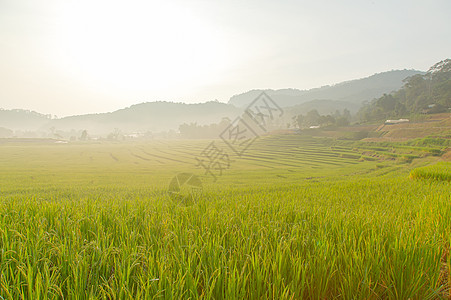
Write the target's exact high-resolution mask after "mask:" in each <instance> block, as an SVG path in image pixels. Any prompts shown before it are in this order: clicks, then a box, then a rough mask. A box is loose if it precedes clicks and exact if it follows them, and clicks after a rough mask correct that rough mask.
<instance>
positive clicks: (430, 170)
mask: <svg viewBox="0 0 451 300" xmlns="http://www.w3.org/2000/svg"><path fill="white" fill-rule="evenodd" d="M410 178H413V179H433V180H443V181H451V162H440V163H437V164H435V165H432V166H427V167H422V168H417V169H414V170H412V172H410Z"/></svg>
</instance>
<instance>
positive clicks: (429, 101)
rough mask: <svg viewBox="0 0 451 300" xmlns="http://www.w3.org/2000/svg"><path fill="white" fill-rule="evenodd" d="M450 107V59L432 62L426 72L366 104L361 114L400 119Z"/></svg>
mask: <svg viewBox="0 0 451 300" xmlns="http://www.w3.org/2000/svg"><path fill="white" fill-rule="evenodd" d="M449 108H451V59H445V60H443V61H440V62H438V63H436V64H435V65H433V66H432V67H431V68H430V69H429V70H428V72H427V73H426V74H416V75H413V76H411V77H409V78H407V79H406V80H405V81H404V86H403V87H402V88H401V89H399V90H398V91H396V92H393V93H391V94H384V95H383V96H382V97H380V98H377V99H374V100H372V101H371V102H369V103H367V104H366V105H364V106H363V107H362V108H361V109H360V111H359V115H360V118H361V119H362V120H363V121H372V120H382V119H391V118H400V117H403V116H408V115H410V114H412V113H440V112H449Z"/></svg>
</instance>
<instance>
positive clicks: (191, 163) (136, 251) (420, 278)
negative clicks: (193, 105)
mask: <svg viewBox="0 0 451 300" xmlns="http://www.w3.org/2000/svg"><path fill="white" fill-rule="evenodd" d="M210 143H211V141H152V142H148V143H88V144H58V145H56V144H55V145H53V144H52V145H50V144H42V145H27V146H24V145H14V144H4V145H0V192H1V198H0V246H1V249H2V250H1V253H0V269H1V273H0V296H2V297H3V298H5V299H20V298H23V299H47V298H48V299H60V298H67V299H89V298H103V299H153V298H155V299H158V298H162V299H188V298H190V299H198V298H202V299H265V298H268V299H303V298H304V299H305V298H307V299H334V298H338V299H386V298H396V299H408V298H412V299H440V298H446V297H448V296H449V294H450V290H449V289H450V286H451V285H450V282H451V279H450V274H451V272H450V271H451V264H450V255H449V251H450V244H451V204H450V203H451V202H450V200H451V196H450V182H449V181H443V180H433V179H431V180H429V179H427V180H412V179H410V178H409V172H410V171H411V169H413V168H414V167H417V166H423V165H426V164H429V163H430V162H433V161H434V159H435V158H434V157H432V156H427V157H424V158H420V157H421V156H422V154H421V153H423V152H425V151H423V150H422V149H419V150H412V149H407V150H405V149H404V150H396V149H395V150H393V149H392V148H386V149H382V150H375V149H368V148H367V149H363V148H355V147H354V146H352V145H348V144H346V143H341V144H340V143H335V142H331V141H330V140H327V139H314V138H310V137H302V136H293V135H282V136H272V137H262V138H260V139H258V140H256V141H255V143H254V144H253V145H252V146H251V147H250V148H249V149H248V150H247V151H245V152H244V154H243V155H242V156H241V157H239V156H236V155H232V153H233V152H232V151H231V150H230V149H228V148H227V147H228V146H227V145H226V144H224V143H221V142H220V141H214V143H215V146H217V148H218V149H222V150H223V151H225V152H224V153H227V154H229V156H228V158H229V161H228V167H227V168H214V167H213V168H212V169H211V171H212V172H213V173H214V174H215V175H216V177H217V178H216V180H215V179H214V178H213V177H212V176H211V175H209V174H208V173H207V174H206V172H205V169H203V168H202V167H201V166H200V165H199V163H198V160H196V158H199V157H201V156H202V153H203V151H204V150H205V149H206V148H207V147H208V146H209V145H210ZM375 151H379V152H383V153H392V154H397V155H399V157H396V156H392V157H389V158H387V157H388V156H386V155H380V154H381V153H376V152H375ZM411 151H418V152H415V153H410V152H411ZM426 152H427V151H426ZM409 153H410V154H411V155H414V156H415V157H418V158H412V159H413V161H405V160H402V159H400V158H402V157H403V156H404V155H408V154H409ZM368 157H371V158H372V159H368ZM365 158H366V159H365ZM183 172H186V173H193V174H195V175H196V176H198V177H199V179H200V180H201V181H202V184H203V191H202V194H201V195H200V196H199V197H197V198H196V199H195V201H194V202H192V203H189V204H186V203H185V204H183V203H180V202H178V201H175V200H174V198H173V197H171V195H170V194H169V193H168V185H169V182H170V181H171V179H172V178H173V177H174V176H176V175H177V174H179V173H183ZM221 173H222V174H221Z"/></svg>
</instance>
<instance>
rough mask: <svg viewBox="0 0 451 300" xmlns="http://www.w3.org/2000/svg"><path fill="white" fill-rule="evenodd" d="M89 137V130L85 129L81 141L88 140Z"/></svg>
mask: <svg viewBox="0 0 451 300" xmlns="http://www.w3.org/2000/svg"><path fill="white" fill-rule="evenodd" d="M87 139H88V131H86V130H83V132H82V133H81V136H80V141H86V140H87Z"/></svg>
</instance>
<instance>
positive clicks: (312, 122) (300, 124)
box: [293, 109, 351, 129]
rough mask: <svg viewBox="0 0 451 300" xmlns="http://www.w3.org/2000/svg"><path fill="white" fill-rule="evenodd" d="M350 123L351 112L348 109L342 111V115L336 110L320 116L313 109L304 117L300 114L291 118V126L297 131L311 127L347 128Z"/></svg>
mask: <svg viewBox="0 0 451 300" xmlns="http://www.w3.org/2000/svg"><path fill="white" fill-rule="evenodd" d="M350 121H351V112H350V111H349V110H348V109H344V110H343V113H341V112H340V111H338V110H337V111H335V113H333V114H329V115H320V114H319V113H318V111H317V110H316V109H313V110H311V111H309V112H308V113H307V114H306V115H302V114H301V115H297V116H294V117H293V125H294V127H297V128H299V129H304V128H309V127H311V126H320V127H325V126H347V125H349V122H350Z"/></svg>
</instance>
